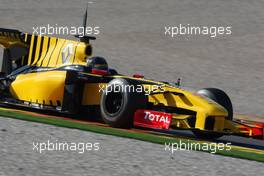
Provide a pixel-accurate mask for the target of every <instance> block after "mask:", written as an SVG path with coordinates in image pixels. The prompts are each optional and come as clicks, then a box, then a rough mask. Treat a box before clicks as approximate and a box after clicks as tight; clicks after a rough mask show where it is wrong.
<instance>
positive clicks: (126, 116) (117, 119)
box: [100, 78, 147, 128]
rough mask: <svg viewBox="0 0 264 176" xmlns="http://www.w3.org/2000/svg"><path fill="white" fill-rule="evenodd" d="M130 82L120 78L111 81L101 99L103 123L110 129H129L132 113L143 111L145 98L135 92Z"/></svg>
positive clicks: (141, 93) (131, 122) (142, 93)
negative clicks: (138, 110)
mask: <svg viewBox="0 0 264 176" xmlns="http://www.w3.org/2000/svg"><path fill="white" fill-rule="evenodd" d="M133 87H134V88H135V85H134V84H133V83H131V81H129V80H126V79H121V78H116V79H113V80H112V81H110V82H109V84H108V85H107V88H106V89H105V90H104V92H103V94H102V97H101V103H100V104H101V105H100V110H101V115H102V119H103V120H104V122H105V123H107V124H109V125H110V126H112V127H118V128H130V127H132V125H133V117H134V113H135V111H136V110H137V109H140V108H142V109H144V108H145V107H146V103H147V97H146V96H145V95H144V92H136V91H135V89H133Z"/></svg>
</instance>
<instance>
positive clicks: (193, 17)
mask: <svg viewBox="0 0 264 176" xmlns="http://www.w3.org/2000/svg"><path fill="white" fill-rule="evenodd" d="M85 5H86V1H85V0H76V1H71V0H56V1H54V0H41V1H40V0H35V1H33V0H0V27H2V28H17V29H21V30H22V31H28V32H33V29H32V27H33V26H34V27H36V26H43V25H44V26H45V25H47V24H48V23H49V24H61V25H66V26H79V25H80V24H81V22H82V19H81V18H82V15H83V10H84V7H85ZM90 6H91V7H90V9H89V12H88V14H89V24H90V25H93V26H100V29H101V30H100V31H101V34H100V35H99V36H98V40H96V41H94V42H93V46H94V54H95V55H101V56H105V57H106V58H107V59H108V62H109V65H110V66H111V67H114V68H117V69H118V70H119V72H120V73H123V74H133V73H135V72H140V73H143V74H144V75H145V76H146V77H148V78H152V79H156V80H165V81H166V80H167V81H171V80H177V78H178V77H182V78H183V85H184V86H186V87H190V88H191V89H197V90H198V89H200V88H203V87H219V88H222V89H224V90H225V91H226V92H227V93H228V94H229V95H230V97H231V99H232V101H233V104H234V109H235V111H236V112H239V113H244V114H256V115H259V116H264V109H263V103H264V83H263V77H264V72H263V68H264V59H263V55H264V53H263V52H264V32H263V31H264V30H263V29H264V24H263V16H264V12H263V1H259V0H251V1H238V0H230V1H216V0H213V1H212V0H201V1H194V0H193V1H191V0H185V1H179V0H166V1H158V0H153V1H151V0H141V1H139V0H134V1H121V0H105V1H98V2H97V1H96V2H95V3H94V4H91V5H90ZM180 23H181V24H192V25H196V26H199V25H206V26H225V25H231V26H232V35H231V36H230V35H229V36H225V37H218V38H214V39H212V38H210V37H206V36H191V37H186V36H182V37H178V38H170V37H168V36H165V35H164V32H165V30H164V27H165V26H177V25H179V24H180ZM0 127H1V131H0V137H1V138H0V145H1V148H0V150H1V154H0V155H1V156H0V158H1V161H0V175H54V174H56V175H179V174H181V175H201V174H203V175H263V173H264V171H263V164H261V163H257V162H254V161H247V160H240V159H233V158H229V157H223V156H215V155H211V154H207V153H202V152H187V151H178V152H177V153H174V154H173V155H170V154H168V153H165V152H164V148H163V146H160V145H155V144H150V143H145V142H140V141H136V140H130V139H121V138H117V137H111V136H104V135H99V134H94V133H89V132H82V131H79V130H72V129H64V128H59V127H54V126H49V125H43V124H37V123H31V122H23V121H19V120H13V119H5V118H0ZM48 139H53V140H56V139H58V140H62V141H63V140H66V141H76V142H78V141H82V140H85V141H91V142H96V141H100V142H101V145H102V150H101V151H100V152H89V153H85V154H76V153H71V152H63V153H60V152H51V153H45V154H39V153H36V152H32V142H33V141H41V140H43V141H44V140H48Z"/></svg>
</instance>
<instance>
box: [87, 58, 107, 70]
mask: <svg viewBox="0 0 264 176" xmlns="http://www.w3.org/2000/svg"><path fill="white" fill-rule="evenodd" d="M87 67H88V68H89V70H92V69H97V70H104V71H107V72H108V64H107V62H106V60H105V58H103V57H100V56H95V57H91V58H88V59H87Z"/></svg>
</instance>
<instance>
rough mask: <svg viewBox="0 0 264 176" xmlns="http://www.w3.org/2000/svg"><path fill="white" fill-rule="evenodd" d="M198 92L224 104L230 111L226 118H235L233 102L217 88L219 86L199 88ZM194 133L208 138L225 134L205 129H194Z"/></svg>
mask: <svg viewBox="0 0 264 176" xmlns="http://www.w3.org/2000/svg"><path fill="white" fill-rule="evenodd" d="M197 93H198V94H199V95H202V96H205V97H208V98H210V99H211V100H213V101H215V102H216V103H218V104H220V105H221V106H223V107H224V108H225V109H226V110H227V112H228V116H227V117H226V119H227V120H233V106H232V102H231V100H230V98H229V97H228V95H227V94H226V93H225V92H224V91H222V90H220V89H217V88H205V89H201V90H199V91H198V92H197ZM193 133H194V135H196V136H197V137H199V138H207V139H216V138H220V137H222V136H223V134H221V133H216V132H205V131H200V130H194V131H193Z"/></svg>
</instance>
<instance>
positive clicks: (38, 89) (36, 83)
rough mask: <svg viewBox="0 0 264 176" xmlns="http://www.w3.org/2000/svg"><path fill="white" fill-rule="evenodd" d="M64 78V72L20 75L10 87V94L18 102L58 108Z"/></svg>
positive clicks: (61, 98)
mask: <svg viewBox="0 0 264 176" xmlns="http://www.w3.org/2000/svg"><path fill="white" fill-rule="evenodd" d="M65 78H66V72H65V71H48V72H41V73H28V74H20V75H18V76H17V77H16V80H15V81H14V82H12V84H11V85H10V92H11V94H12V95H13V96H14V98H16V99H18V100H22V101H26V102H32V103H38V104H43V105H53V106H60V105H61V104H62V101H63V94H64V83H65Z"/></svg>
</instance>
